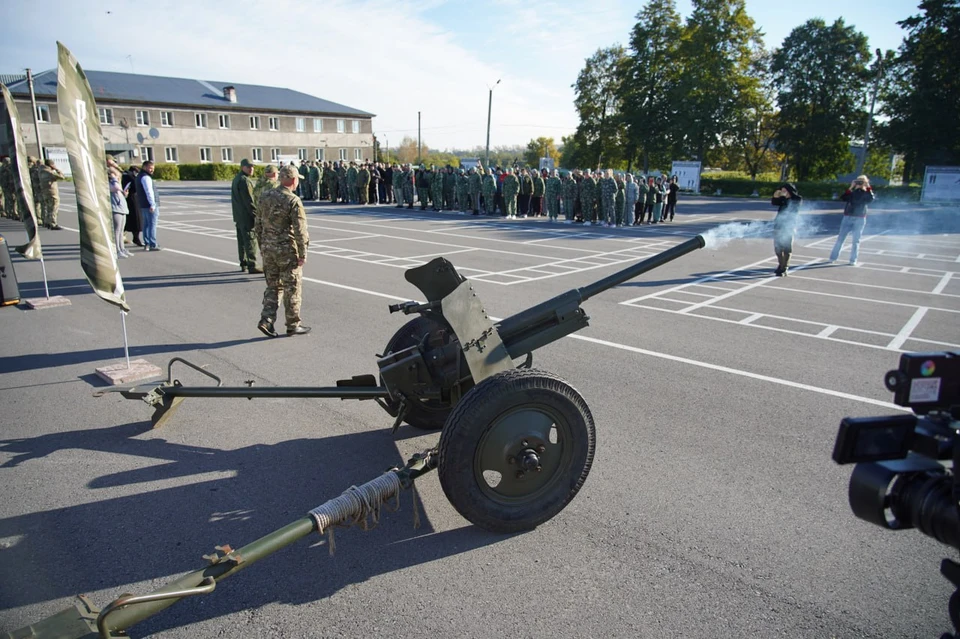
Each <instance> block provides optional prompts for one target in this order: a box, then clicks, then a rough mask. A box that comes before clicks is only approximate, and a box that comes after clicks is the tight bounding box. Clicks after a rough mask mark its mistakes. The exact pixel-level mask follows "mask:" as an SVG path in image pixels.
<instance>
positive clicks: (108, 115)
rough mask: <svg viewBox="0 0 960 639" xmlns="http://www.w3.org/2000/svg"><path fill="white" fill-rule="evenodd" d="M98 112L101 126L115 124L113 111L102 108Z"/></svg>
mask: <svg viewBox="0 0 960 639" xmlns="http://www.w3.org/2000/svg"><path fill="white" fill-rule="evenodd" d="M97 111H99V112H100V124H113V109H105V108H103V107H100V108H99V109H97Z"/></svg>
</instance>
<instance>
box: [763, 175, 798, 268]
mask: <svg viewBox="0 0 960 639" xmlns="http://www.w3.org/2000/svg"><path fill="white" fill-rule="evenodd" d="M802 202H803V198H802V197H800V194H799V193H797V187H795V186H794V185H793V184H790V183H789V182H787V183H785V184H783V185H782V186H781V187H780V188H779V189H777V190H776V191H774V192H773V199H771V200H770V204H772V205H774V206H776V207H778V208H777V217H775V218H774V219H773V252H774V253H775V254H776V256H777V270H776V271H774V275H776V276H777V277H783V276H784V275H786V274H787V269H788V267H789V266H790V254H791V253H793V234H794V233H795V232H796V230H797V222H798V221H799V215H800V204H801V203H802Z"/></svg>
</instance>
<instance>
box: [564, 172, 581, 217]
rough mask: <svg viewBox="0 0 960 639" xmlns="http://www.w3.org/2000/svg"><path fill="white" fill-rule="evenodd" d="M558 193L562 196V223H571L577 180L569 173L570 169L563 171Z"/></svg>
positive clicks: (575, 199) (576, 195)
mask: <svg viewBox="0 0 960 639" xmlns="http://www.w3.org/2000/svg"><path fill="white" fill-rule="evenodd" d="M560 193H561V196H562V197H563V223H564V224H573V216H574V208H575V206H574V205H575V203H576V201H577V197H578V193H577V182H576V181H575V180H574V179H573V176H571V175H570V171H564V172H563V177H562V178H561V179H560Z"/></svg>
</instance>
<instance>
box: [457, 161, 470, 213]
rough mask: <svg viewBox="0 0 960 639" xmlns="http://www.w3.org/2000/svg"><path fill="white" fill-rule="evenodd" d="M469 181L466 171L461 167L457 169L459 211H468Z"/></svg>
mask: <svg viewBox="0 0 960 639" xmlns="http://www.w3.org/2000/svg"><path fill="white" fill-rule="evenodd" d="M469 190H470V182H469V180H468V179H467V172H466V171H464V170H463V169H460V170H459V171H457V186H456V193H457V210H459V211H460V212H461V213H468V212H469V211H470V196H469V194H468V193H469Z"/></svg>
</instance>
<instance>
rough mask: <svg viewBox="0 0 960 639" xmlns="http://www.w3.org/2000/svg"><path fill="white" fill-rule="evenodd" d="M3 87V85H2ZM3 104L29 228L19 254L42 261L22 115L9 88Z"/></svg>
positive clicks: (21, 205) (12, 165) (18, 195)
mask: <svg viewBox="0 0 960 639" xmlns="http://www.w3.org/2000/svg"><path fill="white" fill-rule="evenodd" d="M0 86H2V85H0ZM3 104H4V106H5V107H6V112H7V117H5V118H4V121H5V122H6V125H7V127H8V128H7V136H8V137H9V139H11V140H13V141H14V144H13V150H12V153H13V158H11V162H10V169H11V170H12V171H13V175H14V177H15V178H16V190H15V193H16V194H15V195H14V197H16V198H17V199H18V200H19V208H20V209H21V215H22V216H23V225H24V226H25V227H26V228H27V243H26V244H24V245H23V246H18V247H17V252H18V253H20V254H21V255H23V256H24V257H25V258H27V259H30V260H42V259H43V252H42V251H41V250H40V236H39V235H38V234H37V216H36V214H35V213H34V207H35V206H36V203H35V202H34V201H33V187H32V186H31V185H30V168H29V167H28V166H27V151H26V149H25V148H24V146H23V136H22V135H20V117H19V116H20V114H19V113H18V112H17V107H16V105H15V104H14V103H13V96H11V95H10V91H8V90H7V87H5V86H4V87H3Z"/></svg>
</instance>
